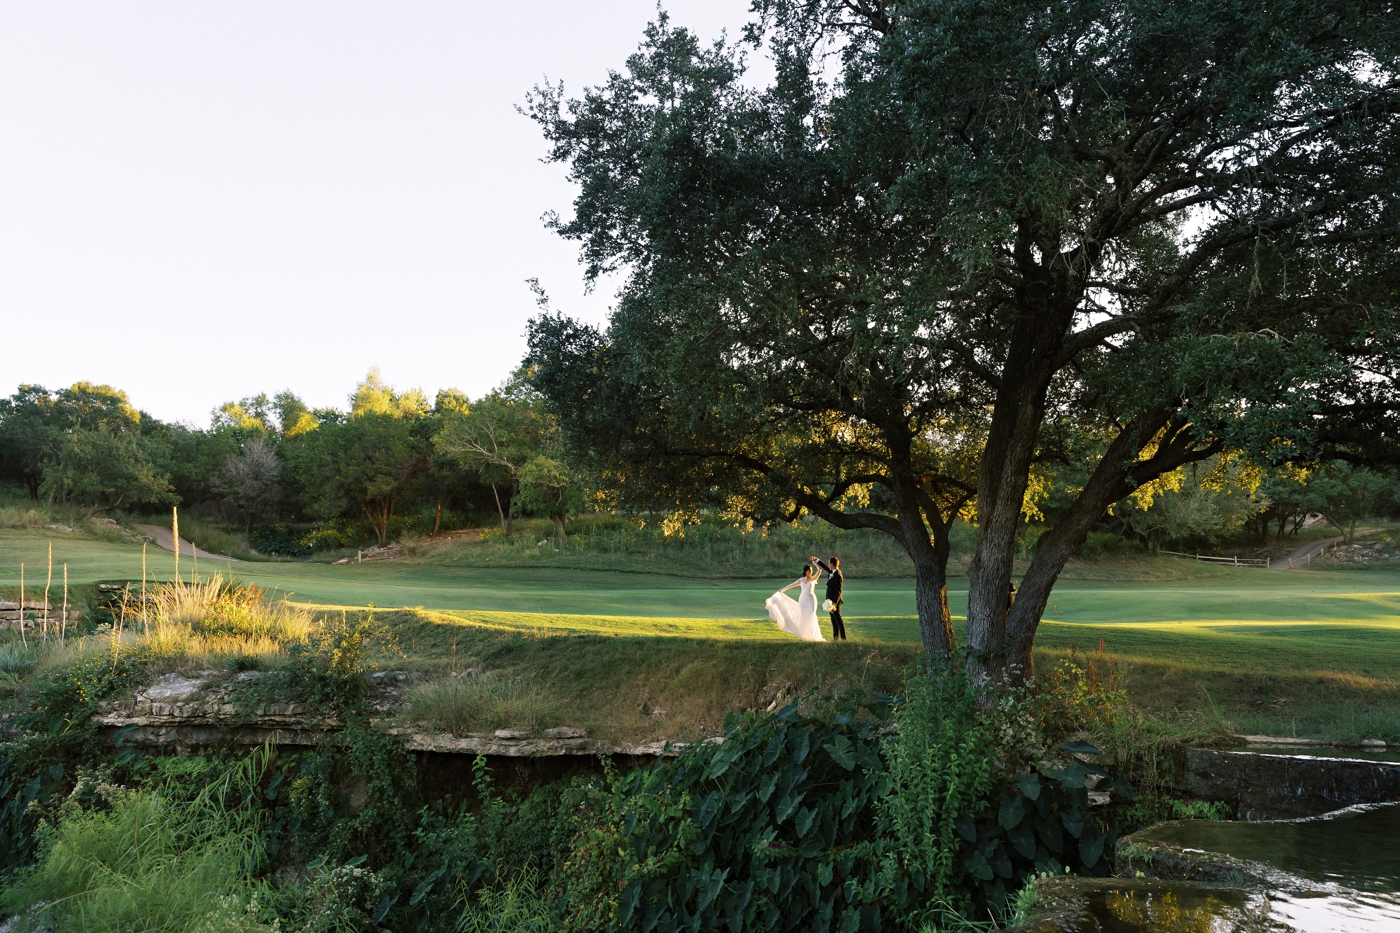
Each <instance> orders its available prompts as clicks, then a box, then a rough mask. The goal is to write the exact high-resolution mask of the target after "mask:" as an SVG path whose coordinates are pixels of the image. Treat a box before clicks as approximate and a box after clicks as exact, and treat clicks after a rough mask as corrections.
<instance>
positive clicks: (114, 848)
mask: <svg viewBox="0 0 1400 933" xmlns="http://www.w3.org/2000/svg"><path fill="white" fill-rule="evenodd" d="M269 757H270V752H269V751H267V750H264V751H262V752H261V753H258V754H255V755H253V756H250V758H249V759H247V760H246V761H244V762H243V763H241V764H240V765H238V766H235V767H233V768H230V769H227V770H226V771H225V772H224V773H223V774H221V775H220V777H219V779H218V780H216V781H214V782H212V783H211V784H209V785H208V786H206V787H205V788H204V790H203V791H202V792H200V793H199V794H197V795H195V797H194V799H193V800H190V801H179V800H175V799H172V797H171V796H169V795H168V794H166V793H163V792H162V791H161V790H160V789H159V788H152V789H147V790H123V789H120V788H110V789H107V790H106V791H105V793H104V794H103V796H104V798H105V800H106V801H107V803H108V804H109V806H108V807H107V808H97V807H93V808H88V809H84V808H82V807H81V806H80V805H78V804H77V802H76V801H73V800H70V801H69V802H68V803H66V804H65V805H64V806H63V807H62V808H61V809H60V810H59V813H58V816H57V820H56V822H54V823H52V824H45V827H44V828H43V830H42V832H41V834H40V855H39V859H38V862H37V863H36V864H35V865H34V866H33V868H32V869H30V870H29V871H27V872H25V873H24V874H23V875H22V876H21V877H20V878H19V880H18V882H17V883H16V884H15V885H14V886H12V887H11V888H10V889H9V890H7V891H5V892H4V893H3V894H0V906H3V908H4V909H5V911H7V912H8V913H11V914H16V915H20V916H21V918H22V923H21V926H20V929H25V928H26V925H27V926H28V928H33V929H43V928H46V927H48V925H49V923H50V922H52V923H56V924H57V926H58V927H60V928H61V929H73V930H84V931H95V933H101V931H109V930H110V931H114V933H115V931H127V930H147V931H152V933H155V931H166V930H169V931H172V933H173V931H181V933H184V931H189V930H200V929H206V930H216V929H217V930H235V931H239V930H246V931H255V930H256V931H262V930H269V929H272V927H270V926H269V925H268V923H267V922H265V918H264V912H263V910H262V909H261V908H260V907H259V901H258V898H259V896H260V895H262V894H264V892H263V890H262V886H261V885H260V884H258V883H257V882H255V881H254V880H253V877H254V873H255V872H256V871H257V869H258V866H259V863H260V861H261V859H262V845H261V841H260V833H259V831H260V829H261V821H260V819H259V814H258V811H257V810H255V809H251V808H244V807H242V806H241V802H242V800H243V799H244V798H245V797H246V796H248V794H249V793H250V792H251V790H252V789H254V788H256V786H257V784H258V781H259V780H260V779H261V777H262V773H263V771H264V770H265V768H266V765H267V762H268V760H269Z"/></svg>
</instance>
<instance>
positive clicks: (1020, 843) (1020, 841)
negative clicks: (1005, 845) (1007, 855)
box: [1006, 820, 1035, 859]
mask: <svg viewBox="0 0 1400 933" xmlns="http://www.w3.org/2000/svg"><path fill="white" fill-rule="evenodd" d="M1006 839H1007V841H1008V842H1010V843H1011V848H1013V849H1015V850H1016V852H1017V853H1018V854H1019V855H1020V856H1021V857H1022V858H1029V859H1033V858H1035V829H1034V828H1033V827H1032V826H1031V821H1030V820H1022V821H1021V822H1020V823H1018V824H1016V827H1015V828H1014V829H1008V830H1007V831H1006Z"/></svg>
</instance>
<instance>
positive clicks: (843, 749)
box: [822, 735, 856, 771]
mask: <svg viewBox="0 0 1400 933" xmlns="http://www.w3.org/2000/svg"><path fill="white" fill-rule="evenodd" d="M853 747H854V746H853V745H852V744H851V740H850V739H848V738H846V737H845V736H844V735H837V736H834V737H833V738H832V740H831V741H830V742H827V743H826V744H825V745H823V746H822V748H824V749H826V751H827V754H829V755H830V756H831V758H832V760H833V761H835V762H836V763H837V764H838V765H840V766H841V767H843V768H845V769H846V770H847V771H849V770H851V769H852V768H854V767H855V766H856V758H855V755H854V754H852V752H851V749H852V748H853Z"/></svg>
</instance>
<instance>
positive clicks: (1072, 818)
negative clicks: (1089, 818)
mask: <svg viewBox="0 0 1400 933" xmlns="http://www.w3.org/2000/svg"><path fill="white" fill-rule="evenodd" d="M1060 822H1061V823H1063V824H1065V829H1066V830H1068V832H1069V834H1070V835H1071V836H1073V837H1074V838H1076V839H1078V838H1079V834H1080V833H1082V832H1083V831H1084V822H1085V820H1084V812H1083V811H1082V810H1077V809H1076V810H1061V811H1060Z"/></svg>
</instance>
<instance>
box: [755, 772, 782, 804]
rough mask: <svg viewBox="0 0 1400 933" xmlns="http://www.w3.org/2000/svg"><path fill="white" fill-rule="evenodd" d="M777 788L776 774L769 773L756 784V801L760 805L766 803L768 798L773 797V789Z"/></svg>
mask: <svg viewBox="0 0 1400 933" xmlns="http://www.w3.org/2000/svg"><path fill="white" fill-rule="evenodd" d="M777 786H778V772H776V771H770V772H768V773H767V774H765V775H764V776H763V777H762V778H761V779H760V780H759V782H758V795H757V796H758V800H759V802H760V803H767V802H768V798H769V797H772V796H773V788H775V787H777Z"/></svg>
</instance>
